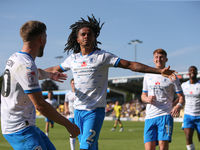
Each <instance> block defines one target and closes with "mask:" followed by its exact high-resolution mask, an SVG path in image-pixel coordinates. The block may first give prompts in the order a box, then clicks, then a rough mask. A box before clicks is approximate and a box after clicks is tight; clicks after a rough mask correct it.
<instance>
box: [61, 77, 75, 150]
mask: <svg viewBox="0 0 200 150" xmlns="http://www.w3.org/2000/svg"><path fill="white" fill-rule="evenodd" d="M70 83H71V87H72V90H71V91H70V92H69V93H66V94H65V103H64V106H65V114H66V115H69V121H71V122H72V123H74V100H75V98H76V95H75V88H74V79H71V81H70ZM69 141H70V147H71V150H75V145H76V138H71V137H70V139H69Z"/></svg>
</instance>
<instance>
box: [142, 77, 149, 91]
mask: <svg viewBox="0 0 200 150" xmlns="http://www.w3.org/2000/svg"><path fill="white" fill-rule="evenodd" d="M146 78H147V77H146V74H145V75H144V79H143V88H142V92H145V93H148V85H147V82H146Z"/></svg>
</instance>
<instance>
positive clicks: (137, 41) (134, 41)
mask: <svg viewBox="0 0 200 150" xmlns="http://www.w3.org/2000/svg"><path fill="white" fill-rule="evenodd" d="M131 43H133V44H135V62H137V43H142V41H140V40H138V39H137V40H131V42H130V43H128V44H129V45H131ZM136 74H137V72H135V75H136Z"/></svg>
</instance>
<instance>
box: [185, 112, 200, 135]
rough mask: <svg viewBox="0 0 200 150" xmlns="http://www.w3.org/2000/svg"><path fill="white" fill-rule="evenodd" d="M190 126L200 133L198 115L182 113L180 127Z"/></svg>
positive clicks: (199, 117)
mask: <svg viewBox="0 0 200 150" xmlns="http://www.w3.org/2000/svg"><path fill="white" fill-rule="evenodd" d="M184 128H192V129H194V130H196V131H197V133H198V134H200V116H191V115H187V114H185V115H184V119H183V124H182V129H184Z"/></svg>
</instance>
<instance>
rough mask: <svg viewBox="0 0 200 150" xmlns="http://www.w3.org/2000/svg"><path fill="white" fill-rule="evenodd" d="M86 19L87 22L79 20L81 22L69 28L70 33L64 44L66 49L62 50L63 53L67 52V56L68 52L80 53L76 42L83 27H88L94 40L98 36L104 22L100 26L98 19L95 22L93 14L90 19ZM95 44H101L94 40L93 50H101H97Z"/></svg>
mask: <svg viewBox="0 0 200 150" xmlns="http://www.w3.org/2000/svg"><path fill="white" fill-rule="evenodd" d="M87 17H88V21H86V20H85V19H83V18H81V20H79V21H78V22H75V23H74V24H72V25H71V26H70V29H72V32H71V34H70V35H69V37H68V40H67V43H66V44H65V46H66V47H65V49H64V52H66V51H67V54H68V53H69V52H70V51H73V53H79V52H80V51H81V48H80V45H79V43H78V42H77V40H76V39H77V37H78V32H79V30H80V29H82V28H84V27H88V28H90V29H92V30H93V32H94V36H95V38H96V39H97V37H98V36H99V34H100V30H101V28H102V26H103V24H104V23H105V22H104V23H102V24H101V25H100V19H99V21H97V20H96V19H95V17H94V16H93V14H92V17H91V18H90V17H89V16H87ZM97 44H101V42H99V41H97V40H96V41H95V42H94V44H93V47H94V49H98V50H101V49H100V48H98V46H97Z"/></svg>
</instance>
